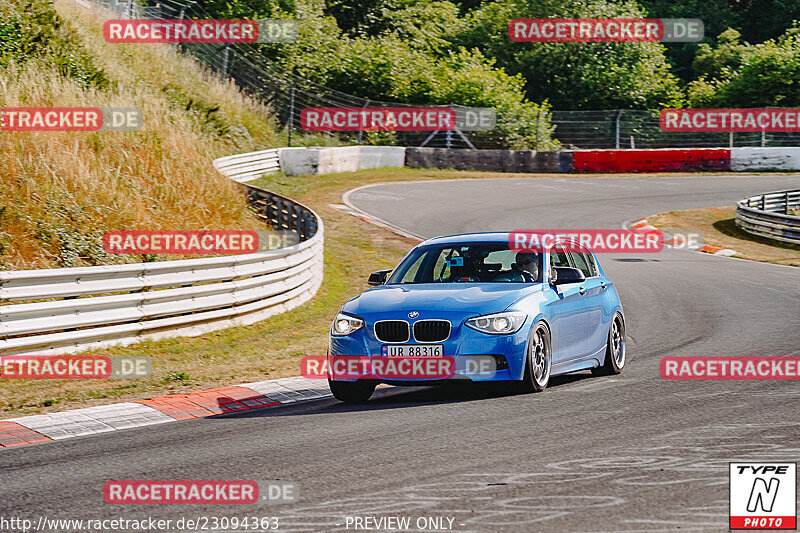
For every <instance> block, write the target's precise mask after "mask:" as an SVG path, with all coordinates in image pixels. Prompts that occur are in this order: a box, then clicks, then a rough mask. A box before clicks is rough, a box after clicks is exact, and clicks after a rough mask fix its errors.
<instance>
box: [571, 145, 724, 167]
mask: <svg viewBox="0 0 800 533" xmlns="http://www.w3.org/2000/svg"><path fill="white" fill-rule="evenodd" d="M573 156H574V165H575V167H574V170H575V172H680V171H709V170H730V169H731V151H730V149H728V148H689V149H684V148H661V149H653V150H575V151H574V152H573Z"/></svg>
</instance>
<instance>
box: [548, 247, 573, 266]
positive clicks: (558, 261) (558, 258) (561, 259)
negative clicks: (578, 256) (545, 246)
mask: <svg viewBox="0 0 800 533" xmlns="http://www.w3.org/2000/svg"><path fill="white" fill-rule="evenodd" d="M550 266H551V267H568V266H570V264H569V259H567V254H566V253H565V252H564V249H563V248H553V250H552V251H551V252H550Z"/></svg>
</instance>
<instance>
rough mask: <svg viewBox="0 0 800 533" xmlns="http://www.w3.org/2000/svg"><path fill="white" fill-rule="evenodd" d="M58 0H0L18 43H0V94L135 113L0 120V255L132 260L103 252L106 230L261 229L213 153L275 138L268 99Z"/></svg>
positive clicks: (47, 263) (44, 260) (4, 260)
mask: <svg viewBox="0 0 800 533" xmlns="http://www.w3.org/2000/svg"><path fill="white" fill-rule="evenodd" d="M56 7H57V9H58V13H59V15H60V16H59V15H56V14H55V12H54V11H53V8H54V7H53V5H52V4H48V3H46V2H44V1H41V0H35V1H32V2H28V3H25V2H22V3H14V4H9V3H7V2H6V0H0V20H2V22H1V23H0V31H3V28H5V32H6V33H7V34H9V35H11V34H14V33H15V32H16V35H17V39H18V40H21V41H22V44H23V46H16V47H14V46H10V47H8V46H7V47H6V48H0V107H17V106H30V107H84V106H85V107H136V108H139V109H141V110H142V113H143V117H144V126H143V128H142V129H141V130H138V131H132V132H112V131H98V132H0V268H2V269H27V268H52V267H62V266H82V265H95V264H110V263H115V262H122V261H130V262H133V261H141V260H142V257H140V256H111V255H108V254H106V253H105V252H104V251H103V249H102V240H101V237H102V234H103V233H104V232H105V231H107V230H111V229H261V225H260V223H259V222H258V221H257V219H255V218H254V217H253V216H252V214H251V213H250V211H249V209H248V208H247V206H246V205H245V202H244V198H243V196H242V194H241V192H240V191H239V190H238V189H237V187H236V186H235V185H234V184H232V183H231V182H229V181H228V180H227V179H226V178H223V177H221V176H219V175H218V174H217V173H216V172H215V171H214V170H213V168H212V166H211V161H212V160H213V159H214V158H215V157H218V156H220V155H224V154H229V153H235V152H236V151H248V150H255V149H261V148H268V147H270V146H273V145H275V143H276V139H277V136H276V134H275V133H274V132H275V128H274V126H273V124H272V122H271V119H270V114H269V110H268V109H266V108H264V107H263V106H260V105H258V104H257V103H255V102H253V101H251V100H249V99H248V98H246V97H245V96H243V95H242V94H241V93H240V92H239V91H238V89H237V88H236V86H235V85H233V84H230V83H223V82H220V81H218V80H217V79H215V78H214V77H213V76H212V75H210V74H209V73H207V72H204V71H203V70H202V69H201V68H199V67H198V66H197V65H196V64H195V63H194V62H193V61H192V60H191V59H189V58H187V57H183V56H180V55H178V54H177V53H176V51H175V49H174V48H173V47H171V46H168V45H152V44H147V45H144V44H142V45H124V46H123V45H115V44H109V43H106V42H104V40H103V38H102V20H101V19H100V18H97V17H95V16H94V15H93V14H92V13H90V12H88V11H87V10H85V9H83V8H80V7H78V6H75V5H74V4H72V3H71V2H66V1H65V2H57V3H56ZM37 24H38V25H37ZM20 32H23V33H20ZM31 32H34V33H35V32H39V33H40V34H41V35H43V37H38V38H34V39H28V37H29V34H30V33H31ZM20 35H22V37H20ZM29 40H30V41H31V42H35V43H38V44H37V45H36V46H35V47H33V46H29V45H27V44H26V43H27V41H29ZM14 42H15V43H16V42H17V41H14ZM13 44H14V43H12V45H13ZM65 58H66V59H65ZM159 259H165V257H160V258H159Z"/></svg>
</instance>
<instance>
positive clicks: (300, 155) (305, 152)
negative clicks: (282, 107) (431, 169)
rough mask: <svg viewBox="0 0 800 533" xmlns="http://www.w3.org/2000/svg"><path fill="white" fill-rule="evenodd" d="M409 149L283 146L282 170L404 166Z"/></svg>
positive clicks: (296, 173)
mask: <svg viewBox="0 0 800 533" xmlns="http://www.w3.org/2000/svg"><path fill="white" fill-rule="evenodd" d="M405 152H406V149H405V148H404V147H402V146H342V147H324V148H315V147H309V148H282V149H281V150H280V164H281V170H283V173H284V174H286V175H287V176H300V175H303V174H317V175H326V174H336V173H339V172H355V171H357V170H366V169H371V168H401V167H403V165H404V163H405Z"/></svg>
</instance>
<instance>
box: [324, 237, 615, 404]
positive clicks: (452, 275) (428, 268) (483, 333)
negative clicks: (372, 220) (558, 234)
mask: <svg viewBox="0 0 800 533" xmlns="http://www.w3.org/2000/svg"><path fill="white" fill-rule="evenodd" d="M509 237H510V234H509V233H507V232H504V233H474V234H466V235H454V236H449V237H436V238H433V239H429V240H427V241H425V242H422V243H420V244H419V245H417V246H416V247H414V248H413V249H412V250H411V251H410V252H409V253H408V254H407V255H406V257H405V258H403V260H402V261H401V262H400V264H399V265H398V266H397V268H395V269H394V270H393V271H391V270H385V271H378V272H373V273H372V275H370V278H369V284H370V285H375V287H374V288H371V289H369V290H367V291H365V292H364V293H362V294H361V295H359V296H357V297H355V298H353V299H352V300H350V301H348V302H347V303H346V304H345V305H344V306H343V307H342V309H341V311H340V312H339V314H338V315H337V316H336V319H335V320H334V321H333V325H332V326H331V332H330V347H329V356H328V357H329V366H332V365H333V363H335V362H336V359H337V357H342V356H361V357H367V358H402V357H412V358H429V357H430V358H442V357H446V358H450V359H451V360H454V361H456V365H455V368H457V369H458V370H456V371H455V372H454V374H453V375H451V376H450V378H449V379H448V380H442V379H440V378H437V379H420V378H419V376H414V377H413V378H410V379H403V378H399V379H398V378H397V376H394V377H393V378H392V379H383V378H377V379H376V377H375V376H374V375H370V376H368V377H367V378H359V377H354V376H350V377H348V378H347V379H341V378H340V376H338V375H331V374H330V373H329V380H328V382H329V384H330V388H331V392H332V393H333V395H334V396H335V397H336V398H338V399H339V400H342V401H345V402H363V401H366V400H368V399H369V397H370V396H371V395H372V393H373V391H374V390H375V387H376V386H377V385H378V383H380V382H386V383H390V384H393V385H420V384H438V383H441V382H443V381H449V380H452V379H456V378H460V379H461V380H470V381H496V382H508V383H509V384H511V385H512V386H513V387H514V388H516V389H517V390H519V391H521V392H523V391H524V392H539V391H542V390H544V389H545V387H547V384H548V382H549V380H550V377H551V376H554V375H559V374H565V373H568V372H575V371H578V370H586V369H590V370H591V371H592V373H593V374H595V375H604V374H617V373H619V372H620V371H621V370H622V367H623V366H624V365H625V357H626V341H625V318H624V315H623V311H622V305H621V303H620V299H619V295H618V293H617V290H616V288H615V287H614V283H613V282H612V281H611V280H610V279H609V278H608V277H606V275H605V274H604V272H603V270H602V268H601V267H600V265H599V264H598V262H597V259H596V257H595V255H594V254H593V253H592V252H591V251H589V250H588V249H586V248H585V247H583V246H581V245H580V244H579V243H577V242H572V241H555V242H554V243H552V245H551V246H550V247H549V248H546V249H543V250H541V251H540V252H538V253H537V252H530V253H521V252H516V251H515V250H514V249H512V247H510V246H509ZM469 358H480V361H481V364H480V365H470V364H461V363H463V362H464V361H466V360H468V359H469ZM487 359H488V360H489V361H491V363H492V365H491V367H490V368H488V367H486V365H484V364H483V363H485V362H486V360H487Z"/></svg>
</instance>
